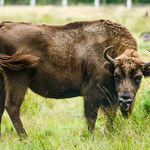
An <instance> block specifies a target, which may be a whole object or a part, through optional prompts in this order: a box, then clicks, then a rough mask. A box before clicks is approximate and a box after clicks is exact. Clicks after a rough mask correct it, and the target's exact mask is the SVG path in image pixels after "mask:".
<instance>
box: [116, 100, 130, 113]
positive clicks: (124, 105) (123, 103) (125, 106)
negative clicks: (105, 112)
mask: <svg viewBox="0 0 150 150" xmlns="http://www.w3.org/2000/svg"><path fill="white" fill-rule="evenodd" d="M131 103H132V100H131V99H123V98H120V99H119V108H120V109H121V110H124V111H128V110H129V109H130V107H131Z"/></svg>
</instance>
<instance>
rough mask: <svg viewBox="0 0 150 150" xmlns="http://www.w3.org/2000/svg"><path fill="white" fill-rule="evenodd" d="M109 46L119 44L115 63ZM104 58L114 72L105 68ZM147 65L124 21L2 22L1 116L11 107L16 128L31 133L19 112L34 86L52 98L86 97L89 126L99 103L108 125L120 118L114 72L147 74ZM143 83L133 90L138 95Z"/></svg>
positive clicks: (0, 62)
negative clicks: (26, 93) (68, 22)
mask: <svg viewBox="0 0 150 150" xmlns="http://www.w3.org/2000/svg"><path fill="white" fill-rule="evenodd" d="M110 45H113V46H114V47H113V49H112V50H111V51H110V52H109V55H110V56H111V57H112V58H114V59H115V60H116V61H115V64H114V65H112V64H110V63H108V62H107V63H105V61H106V60H105V58H104V57H103V51H104V49H105V48H106V47H108V46H110ZM20 49H21V51H18V50H20ZM126 50H127V51H126ZM121 54H122V55H121ZM104 63H105V65H104V66H105V68H106V69H109V71H108V70H106V69H105V68H104V66H103V64H104ZM142 65H144V61H143V60H142V59H141V57H140V56H139V54H138V53H137V43H136V41H135V39H134V38H133V37H132V35H131V34H130V33H129V31H128V30H127V29H126V28H125V27H124V26H122V25H121V24H119V23H115V22H112V21H109V20H103V19H101V20H98V21H90V22H75V23H70V24H67V25H64V26H50V25H45V24H43V25H33V24H31V23H24V22H9V21H7V22H2V23H0V66H1V74H0V77H1V78H0V91H1V93H0V121H1V117H2V114H3V111H4V108H6V110H7V112H8V114H9V116H10V118H11V120H12V123H13V125H14V127H15V128H16V130H17V133H18V134H19V135H26V132H25V130H24V128H23V125H22V123H21V120H20V113H19V112H20V106H21V104H22V102H23V99H24V95H25V92H26V89H27V88H28V87H29V88H30V89H31V90H32V91H34V92H36V93H38V94H40V95H42V96H44V97H50V98H67V97H74V96H84V114H85V117H86V120H87V124H88V128H89V130H91V131H92V130H93V129H94V128H95V121H96V118H97V112H98V109H99V107H100V106H102V108H103V109H104V112H105V113H106V114H107V116H108V121H107V125H109V123H112V122H113V118H114V117H115V114H116V110H117V106H118V98H117V97H118V92H120V91H119V88H120V87H119V86H116V85H115V82H116V77H115V80H114V77H113V74H114V73H115V74H116V73H117V72H120V71H122V72H123V71H125V72H126V73H125V76H126V75H127V76H128V74H129V73H127V72H128V70H132V72H134V75H135V74H137V71H138V73H142V71H143V70H144V71H145V72H144V73H145V74H146V73H147V72H148V71H149V69H147V68H142ZM137 66H139V68H137ZM122 79H123V78H122ZM123 81H124V80H123ZM125 81H126V82H127V80H125ZM128 81H130V78H128ZM124 85H126V84H125V83H124V84H123V85H122V86H124ZM131 85H132V84H131ZM115 86H116V88H117V90H116V88H115ZM132 87H133V86H132ZM124 88H128V87H124ZM138 88H139V86H138V87H136V88H135V89H134V90H135V92H134V95H135V94H136V91H137V89H138ZM133 103H134V102H133ZM133 103H132V105H133ZM121 110H122V113H123V115H125V116H127V115H128V111H125V110H123V109H121ZM130 112H131V108H130Z"/></svg>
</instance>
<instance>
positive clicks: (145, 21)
mask: <svg viewBox="0 0 150 150" xmlns="http://www.w3.org/2000/svg"><path fill="white" fill-rule="evenodd" d="M146 10H150V6H144V7H137V8H133V9H132V10H128V9H126V8H125V7H123V6H118V7H116V6H112V5H110V6H101V7H100V8H98V9H95V8H94V7H90V6H85V7H84V6H79V7H68V8H61V7H52V6H46V7H39V6H38V7H35V8H33V7H26V6H21V7H15V6H13V7H11V6H6V7H1V8H0V21H3V20H12V21H29V22H32V23H49V24H64V23H68V22H71V21H79V20H97V19H100V18H107V19H111V20H115V21H117V22H120V23H122V24H124V25H125V26H126V27H127V28H128V29H129V30H130V32H131V33H132V34H133V36H134V37H135V38H136V39H137V42H138V45H139V52H140V53H141V55H142V56H143V57H144V59H145V60H150V53H149V52H147V51H146V49H148V48H149V49H150V42H145V43H144V42H143V38H142V36H140V34H141V33H142V32H145V31H150V17H144V14H145V11H146ZM21 118H22V122H23V124H24V127H25V129H26V131H27V134H28V138H27V139H26V140H23V141H20V140H19V138H18V136H17V133H16V131H15V129H14V127H13V125H12V123H11V121H10V119H9V117H8V114H7V113H6V112H5V113H4V116H3V119H2V139H3V140H2V141H1V142H0V150H55V149H58V150H74V149H75V150H148V149H150V79H148V78H147V79H144V80H143V82H142V86H141V88H140V90H139V92H138V94H137V101H136V104H135V108H134V111H133V114H132V116H131V117H130V118H129V119H128V120H126V119H124V118H123V117H122V116H121V113H120V111H118V113H117V117H116V119H115V122H114V131H113V132H108V133H107V134H105V132H103V129H104V127H105V122H106V118H105V116H104V115H103V113H102V112H101V111H99V115H98V119H97V122H96V130H95V133H94V134H93V135H92V134H90V133H89V132H88V131H87V128H86V123H85V119H84V115H83V98H82V97H76V98H72V99H65V100H62V99H61V100H55V99H45V98H43V97H40V96H38V95H37V94H35V93H33V92H31V91H30V90H28V91H27V94H26V97H25V101H24V103H23V105H22V108H21Z"/></svg>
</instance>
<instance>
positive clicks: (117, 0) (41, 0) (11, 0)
mask: <svg viewBox="0 0 150 150" xmlns="http://www.w3.org/2000/svg"><path fill="white" fill-rule="evenodd" d="M93 2H94V0H68V4H71V5H77V4H93ZM29 3H30V0H5V4H14V5H15V4H18V5H21V4H22V5H28V4H29ZM100 3H106V4H125V3H126V0H100ZM132 3H134V4H138V3H143V4H144V3H145V4H147V3H150V0H132ZM36 4H37V5H48V4H53V5H59V4H61V0H36Z"/></svg>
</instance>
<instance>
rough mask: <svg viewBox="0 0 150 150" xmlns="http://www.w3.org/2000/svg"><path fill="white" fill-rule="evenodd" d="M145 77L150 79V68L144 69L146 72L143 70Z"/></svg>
mask: <svg viewBox="0 0 150 150" xmlns="http://www.w3.org/2000/svg"><path fill="white" fill-rule="evenodd" d="M143 75H144V76H145V77H150V66H149V67H145V68H144V70H143Z"/></svg>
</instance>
